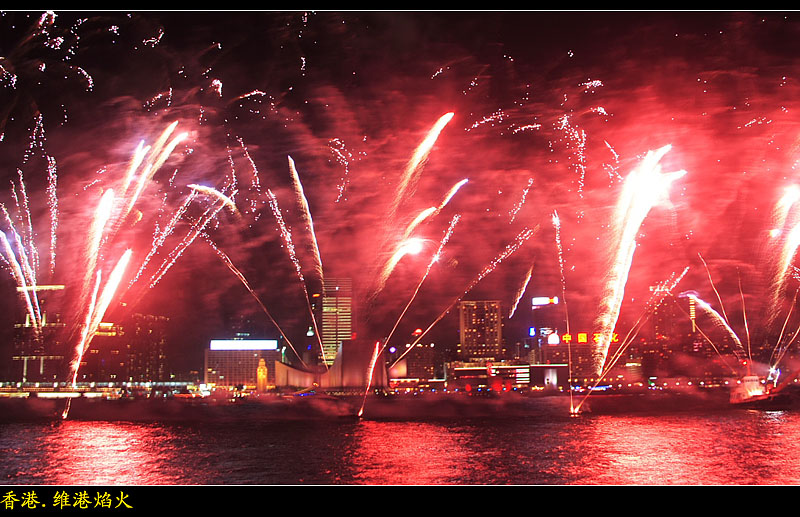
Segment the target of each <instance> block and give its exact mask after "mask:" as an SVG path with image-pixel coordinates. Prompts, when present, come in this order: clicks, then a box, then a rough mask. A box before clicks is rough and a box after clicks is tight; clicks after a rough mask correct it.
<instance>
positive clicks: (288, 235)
mask: <svg viewBox="0 0 800 517" xmlns="http://www.w3.org/2000/svg"><path fill="white" fill-rule="evenodd" d="M267 198H268V200H269V206H270V208H271V209H272V214H273V215H274V216H275V220H276V221H277V222H278V226H279V228H280V231H281V236H282V237H283V241H284V245H285V247H286V251H287V252H288V253H289V258H290V259H291V261H292V264H294V268H295V271H296V272H297V278H298V279H299V280H300V286H301V287H302V288H303V294H304V295H305V300H306V306H307V307H308V313H309V315H311V320H312V324H313V325H314V334H315V335H316V336H317V341H318V343H319V349H320V353H321V354H322V362H323V364H325V365H326V367H327V364H328V363H327V362H326V359H325V349H324V347H323V346H322V336H320V333H319V329H318V328H317V320H316V317H315V316H314V310H313V309H312V308H311V300H310V299H309V297H308V288H307V287H306V279H305V277H304V276H303V271H302V268H301V267H300V261H299V260H297V254H296V253H295V249H294V242H292V232H291V230H289V227H288V226H286V222H285V221H284V219H283V215H282V214H281V210H280V207H278V198H276V197H275V194H273V193H272V190H270V189H267Z"/></svg>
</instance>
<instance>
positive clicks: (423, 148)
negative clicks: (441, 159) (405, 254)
mask: <svg viewBox="0 0 800 517" xmlns="http://www.w3.org/2000/svg"><path fill="white" fill-rule="evenodd" d="M453 115H454V113H445V114H444V115H442V116H441V117H440V118H439V120H438V121H437V122H436V124H434V125H433V127H432V128H431V129H430V131H428V135H427V136H426V137H425V139H424V140H423V141H422V143H420V144H419V146H417V149H416V150H415V151H414V154H413V155H412V156H411V160H409V162H408V165H406V169H405V172H404V174H403V177H402V179H401V181H400V184H399V185H398V187H397V194H396V195H395V199H394V202H393V203H392V206H391V208H390V209H389V213H388V215H389V220H390V221H391V220H392V219H394V216H395V214H396V213H397V209H398V207H399V206H400V204H401V203H402V202H403V200H404V199H405V198H406V196H407V193H408V192H409V191H410V192H412V193H413V191H414V189H415V188H416V183H417V181H418V180H419V176H420V174H421V173H422V168H423V166H424V165H425V162H426V161H427V159H428V156H429V155H430V152H431V149H433V146H434V144H435V143H436V140H437V139H438V138H439V134H440V133H441V132H442V130H443V129H444V128H445V126H447V124H448V123H449V122H450V120H452V118H453Z"/></svg>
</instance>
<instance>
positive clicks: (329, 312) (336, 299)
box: [322, 278, 354, 366]
mask: <svg viewBox="0 0 800 517" xmlns="http://www.w3.org/2000/svg"><path fill="white" fill-rule="evenodd" d="M322 290H323V292H322V348H323V351H324V356H325V357H324V359H325V364H327V365H328V366H330V365H332V364H333V361H334V360H335V359H336V354H337V353H338V352H339V350H340V348H341V346H342V342H343V341H349V340H351V339H352V338H353V327H354V325H353V285H352V281H351V280H350V279H349V278H326V279H325V281H324V285H323V289H322Z"/></svg>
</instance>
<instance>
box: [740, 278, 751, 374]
mask: <svg viewBox="0 0 800 517" xmlns="http://www.w3.org/2000/svg"><path fill="white" fill-rule="evenodd" d="M739 296H740V297H741V300H742V320H744V332H745V336H747V358H748V359H749V361H748V363H747V364H748V365H749V364H750V363H752V362H753V357H752V355H751V353H750V352H751V349H750V327H749V326H748V324H747V310H746V308H745V303H744V291H743V290H742V277H741V275H740V276H739Z"/></svg>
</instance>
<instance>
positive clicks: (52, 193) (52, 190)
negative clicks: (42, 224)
mask: <svg viewBox="0 0 800 517" xmlns="http://www.w3.org/2000/svg"><path fill="white" fill-rule="evenodd" d="M57 187H58V174H57V168H56V161H55V159H54V158H51V157H49V156H48V157H47V201H48V203H47V204H48V206H49V208H50V276H52V275H54V274H55V270H56V234H57V231H58V195H57Z"/></svg>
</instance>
